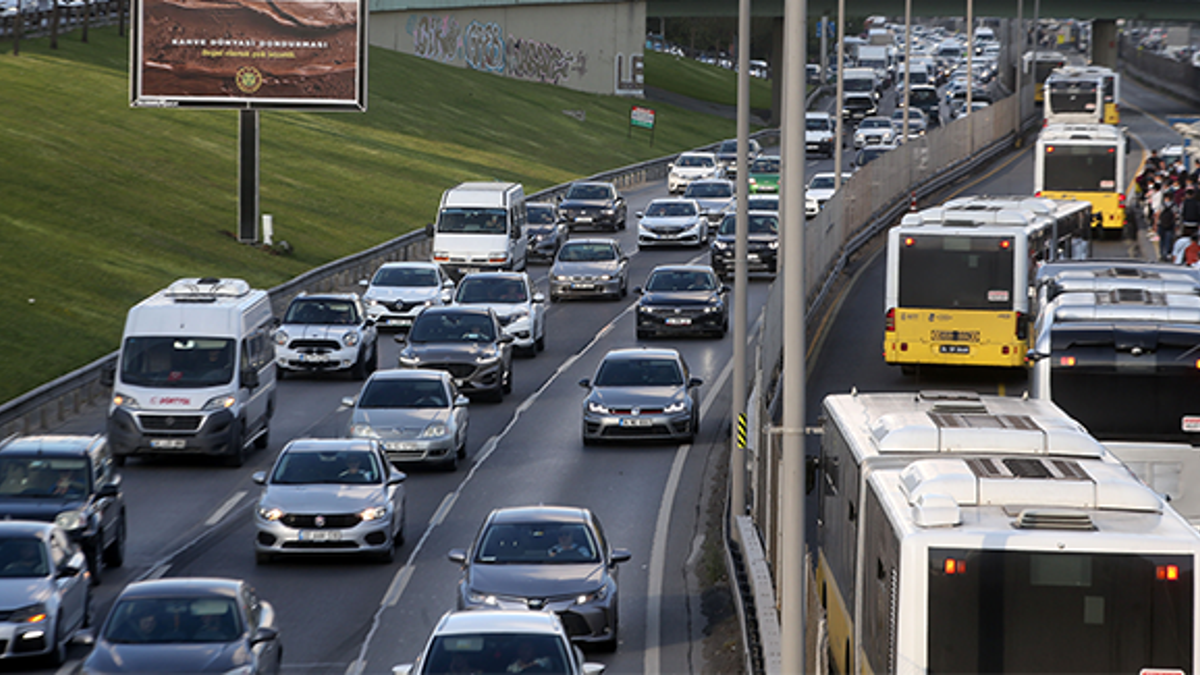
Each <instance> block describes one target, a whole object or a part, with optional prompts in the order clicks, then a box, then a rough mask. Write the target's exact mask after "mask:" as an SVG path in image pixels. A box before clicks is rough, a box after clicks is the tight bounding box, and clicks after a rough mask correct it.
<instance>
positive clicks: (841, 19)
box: [833, 0, 846, 192]
mask: <svg viewBox="0 0 1200 675" xmlns="http://www.w3.org/2000/svg"><path fill="white" fill-rule="evenodd" d="M837 22H838V29H837V44H836V45H835V46H834V48H833V51H834V53H835V54H837V104H836V107H837V110H835V111H834V114H836V115H837V138H835V139H834V148H835V149H834V151H833V191H834V192H837V191H838V190H840V189H841V187H842V166H843V165H842V118H843V117H844V115H843V114H842V110H843V108H842V71H843V70H845V65H846V63H845V61H846V57H845V53H846V0H838V17H837Z"/></svg>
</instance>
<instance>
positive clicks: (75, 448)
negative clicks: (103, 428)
mask: <svg viewBox="0 0 1200 675" xmlns="http://www.w3.org/2000/svg"><path fill="white" fill-rule="evenodd" d="M0 518H13V519H18V520H42V521H47V522H53V523H56V524H57V525H58V526H59V527H61V528H62V529H63V530H64V531H66V533H67V535H68V536H70V537H71V539H72V540H74V541H75V542H77V543H78V544H79V546H80V547H81V548H82V549H83V552H84V554H85V555H86V556H87V560H88V568H89V571H90V572H91V582H92V583H93V584H98V583H100V574H101V571H100V570H101V567H102V565H107V566H109V567H120V566H121V564H122V563H123V562H124V560H125V532H126V530H125V497H124V495H123V494H122V493H121V476H120V475H118V474H117V473H116V471H115V470H114V469H113V458H112V452H111V451H110V450H109V447H108V442H107V440H106V439H105V437H104V436H102V435H100V436H74V435H41V436H23V437H18V438H12V439H10V440H8V441H6V442H0Z"/></svg>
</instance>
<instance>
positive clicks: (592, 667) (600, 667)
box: [583, 661, 608, 675]
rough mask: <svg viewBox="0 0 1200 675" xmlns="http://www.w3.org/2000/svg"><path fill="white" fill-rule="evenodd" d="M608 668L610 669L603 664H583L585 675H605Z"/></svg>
mask: <svg viewBox="0 0 1200 675" xmlns="http://www.w3.org/2000/svg"><path fill="white" fill-rule="evenodd" d="M606 668H608V666H606V665H604V664H603V663H593V662H591V661H585V662H584V664H583V675H603V673H604V670H605V669H606Z"/></svg>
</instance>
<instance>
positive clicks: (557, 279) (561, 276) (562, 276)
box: [554, 274, 571, 281]
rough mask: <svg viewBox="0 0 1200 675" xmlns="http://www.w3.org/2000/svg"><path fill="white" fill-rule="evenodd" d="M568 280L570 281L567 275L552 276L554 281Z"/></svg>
mask: <svg viewBox="0 0 1200 675" xmlns="http://www.w3.org/2000/svg"><path fill="white" fill-rule="evenodd" d="M570 279H571V278H570V277H568V276H567V275H565V274H555V275H554V280H555V281H569V280H570Z"/></svg>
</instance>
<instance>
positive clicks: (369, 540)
mask: <svg viewBox="0 0 1200 675" xmlns="http://www.w3.org/2000/svg"><path fill="white" fill-rule="evenodd" d="M252 479H253V480H254V482H255V483H258V484H259V485H262V486H263V491H262V496H261V497H260V498H259V501H258V508H257V509H256V510H255V514H254V525H255V530H256V533H255V538H254V550H255V557H256V560H257V561H258V562H259V563H266V562H270V561H271V559H272V558H274V557H275V556H276V555H280V554H283V553H338V554H345V553H371V554H374V555H377V556H378V557H379V559H380V560H381V561H383V562H392V561H393V560H394V559H395V550H396V547H397V546H399V545H400V544H402V543H404V496H405V491H404V485H403V483H404V479H405V475H404V474H403V473H401V472H400V471H397V470H396V469H394V468H392V466H391V464H389V463H388V461H387V459H386V458H385V457H384V454H383V448H382V447H380V445H379V442H378V441H375V440H371V439H366V438H319V439H318V438H303V439H296V440H294V441H291V442H290V443H288V444H287V445H286V446H284V448H283V450H281V451H280V453H279V457H278V458H276V460H275V466H273V467H272V468H271V470H270V471H269V472H268V471H259V472H257V473H255V474H254V475H253V476H252Z"/></svg>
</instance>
